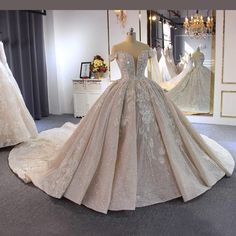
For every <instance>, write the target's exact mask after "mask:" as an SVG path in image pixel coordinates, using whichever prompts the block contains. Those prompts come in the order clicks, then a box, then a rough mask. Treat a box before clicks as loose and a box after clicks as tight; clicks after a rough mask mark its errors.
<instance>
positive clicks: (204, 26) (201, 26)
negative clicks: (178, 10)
mask: <svg viewBox="0 0 236 236" xmlns="http://www.w3.org/2000/svg"><path fill="white" fill-rule="evenodd" d="M183 25H184V28H185V33H186V34H188V35H189V36H191V37H193V38H206V37H207V36H208V35H210V34H212V33H213V29H214V19H213V17H209V16H208V17H207V21H206V22H204V19H203V16H202V15H200V14H199V13H198V10H197V11H196V13H195V15H193V16H191V18H190V20H189V19H188V17H187V16H186V17H185V20H184V24H183Z"/></svg>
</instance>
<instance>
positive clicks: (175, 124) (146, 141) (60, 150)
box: [9, 49, 234, 213]
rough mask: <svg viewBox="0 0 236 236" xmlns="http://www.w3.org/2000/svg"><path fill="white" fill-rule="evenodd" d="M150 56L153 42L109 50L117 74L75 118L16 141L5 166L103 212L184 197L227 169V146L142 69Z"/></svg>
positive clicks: (205, 186) (229, 162) (43, 187)
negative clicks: (200, 129)
mask: <svg viewBox="0 0 236 236" xmlns="http://www.w3.org/2000/svg"><path fill="white" fill-rule="evenodd" d="M149 58H150V60H151V61H152V60H154V61H155V60H156V54H155V52H154V51H153V50H152V49H148V50H143V51H142V53H140V55H139V57H138V59H137V62H136V61H135V60H134V58H133V56H132V55H131V54H129V53H128V52H125V51H119V52H117V53H115V55H112V59H116V61H117V63H118V65H119V68H120V71H121V75H122V78H121V79H119V80H116V81H114V82H113V83H112V84H111V85H110V86H109V87H108V88H107V89H106V90H105V92H104V93H103V94H102V95H101V97H100V98H99V99H98V100H97V101H96V103H95V104H94V105H93V107H92V108H91V109H90V110H89V112H88V113H87V115H86V116H85V117H84V118H83V119H82V120H81V121H80V123H79V125H78V126H74V127H73V126H71V125H70V124H66V125H64V126H63V127H61V128H56V129H52V130H47V131H45V132H44V133H42V134H40V135H39V137H38V138H37V139H34V140H32V141H28V142H26V143H23V144H20V145H19V146H17V147H15V148H14V149H13V150H12V151H11V153H10V156H9V165H10V167H11V169H12V170H13V171H14V172H15V173H16V174H17V175H18V176H19V177H20V178H21V179H23V180H24V181H25V182H31V181H32V182H33V184H34V185H35V186H37V187H38V188H40V189H41V190H43V191H44V192H46V193H47V194H48V195H50V196H52V197H55V198H61V197H65V198H67V199H69V200H71V201H73V202H75V203H77V204H83V205H85V206H87V207H89V208H91V209H93V210H95V211H99V212H102V213H107V211H108V210H134V209H135V208H136V207H143V206H147V205H152V204H155V203H160V202H165V201H168V200H171V199H174V198H178V197H182V198H183V199H184V201H188V200H191V199H193V198H195V197H197V196H199V195H200V194H202V193H204V192H205V191H206V190H208V189H210V188H211V186H213V185H214V184H215V183H216V182H217V181H218V180H220V179H221V178H222V177H223V176H225V175H227V176H230V175H231V174H232V172H233V169H234V160H233V158H232V156H231V155H230V153H229V152H228V151H227V150H225V149H224V148H223V147H221V146H220V145H219V144H217V143H216V142H215V141H213V140H211V139H209V138H207V137H201V136H200V135H199V134H198V133H197V132H196V131H195V130H194V129H193V128H192V126H191V124H190V123H189V122H188V120H187V119H186V118H185V117H184V116H183V114H182V113H181V112H180V111H179V109H178V108H177V107H176V106H175V105H174V104H173V103H172V102H171V101H170V100H169V98H168V97H167V96H166V95H165V94H164V92H163V90H162V89H161V88H160V87H159V86H158V84H157V83H156V82H155V81H153V80H150V79H147V78H146V77H145V76H144V72H145V68H146V67H147V62H148V59H149ZM154 67H155V66H154ZM151 74H152V78H153V79H155V80H158V79H157V78H156V77H155V75H154V73H153V72H151Z"/></svg>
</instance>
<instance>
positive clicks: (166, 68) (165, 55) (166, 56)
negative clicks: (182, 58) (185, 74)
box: [159, 48, 177, 82]
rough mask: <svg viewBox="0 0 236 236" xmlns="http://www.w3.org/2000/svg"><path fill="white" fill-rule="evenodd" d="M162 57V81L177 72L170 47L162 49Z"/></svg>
mask: <svg viewBox="0 0 236 236" xmlns="http://www.w3.org/2000/svg"><path fill="white" fill-rule="evenodd" d="M161 54H162V55H161V58H160V60H159V67H160V72H161V78H162V82H166V81H169V80H171V79H172V78H174V77H175V76H176V75H177V73H176V71H175V67H174V66H173V63H174V62H173V61H172V59H171V57H170V49H168V48H164V50H162V51H161Z"/></svg>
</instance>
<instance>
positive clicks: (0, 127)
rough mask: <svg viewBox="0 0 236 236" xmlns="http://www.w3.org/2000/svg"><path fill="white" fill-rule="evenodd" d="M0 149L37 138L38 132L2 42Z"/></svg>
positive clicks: (0, 54)
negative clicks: (9, 64)
mask: <svg viewBox="0 0 236 236" xmlns="http://www.w3.org/2000/svg"><path fill="white" fill-rule="evenodd" d="M0 91H1V92H0V148H2V147H6V146H11V145H15V144H18V143H21V142H24V141H27V140H28V139H30V138H31V137H36V136H37V134H38V132H37V128H36V125H35V122H34V120H33V118H32V117H31V115H30V113H29V111H28V109H27V107H26V105H25V102H24V99H23V97H22V94H21V92H20V89H19V87H18V85H17V83H16V81H15V78H14V77H13V74H12V72H11V70H10V68H9V66H8V63H7V60H6V55H5V51H4V47H3V43H2V42H0Z"/></svg>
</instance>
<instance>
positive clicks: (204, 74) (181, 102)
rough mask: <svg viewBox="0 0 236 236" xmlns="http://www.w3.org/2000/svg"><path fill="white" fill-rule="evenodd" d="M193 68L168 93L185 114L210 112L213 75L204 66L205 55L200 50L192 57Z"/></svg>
mask: <svg viewBox="0 0 236 236" xmlns="http://www.w3.org/2000/svg"><path fill="white" fill-rule="evenodd" d="M192 61H193V68H192V69H191V68H190V71H189V72H188V73H187V74H186V75H185V76H184V77H183V78H182V79H181V81H180V82H179V83H178V84H177V85H176V86H175V87H174V88H173V89H171V90H170V91H169V92H168V96H169V98H170V99H171V100H172V101H173V102H174V103H175V104H176V105H177V106H178V107H179V108H180V110H181V111H183V112H188V113H191V114H195V113H196V114H198V113H209V112H210V105H211V104H210V102H211V95H210V87H211V79H212V73H211V71H210V70H209V69H208V68H207V67H205V66H204V65H203V62H204V54H203V53H202V52H200V49H199V48H198V49H197V51H195V52H194V53H193V55H192Z"/></svg>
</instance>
